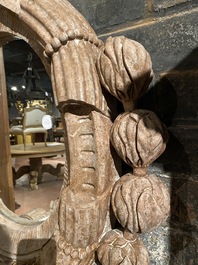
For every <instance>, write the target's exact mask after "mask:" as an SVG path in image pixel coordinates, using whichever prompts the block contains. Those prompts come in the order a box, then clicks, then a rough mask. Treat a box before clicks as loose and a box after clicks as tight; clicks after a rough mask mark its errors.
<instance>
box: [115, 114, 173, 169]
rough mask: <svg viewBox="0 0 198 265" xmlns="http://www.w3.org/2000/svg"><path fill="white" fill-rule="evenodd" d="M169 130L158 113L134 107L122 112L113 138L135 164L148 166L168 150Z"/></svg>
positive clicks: (116, 122)
mask: <svg viewBox="0 0 198 265" xmlns="http://www.w3.org/2000/svg"><path fill="white" fill-rule="evenodd" d="M167 141H168V133H167V130H166V128H165V126H164V125H163V124H162V123H161V121H160V120H159V119H158V117H157V116H156V114H155V113H154V112H152V111H148V110H140V109H138V110H134V111H132V112H125V113H123V114H120V115H119V116H118V117H117V118H116V120H115V122H114V124H113V126H112V129H111V142H112V144H113V146H114V148H115V149H116V151H117V153H118V154H119V156H120V157H121V158H122V159H123V160H124V161H125V162H126V163H127V164H128V165H130V166H132V167H147V166H149V165H150V164H151V163H152V162H153V161H154V160H155V159H156V158H158V157H159V156H160V155H161V154H162V153H163V152H164V150H165V147H166V143H167Z"/></svg>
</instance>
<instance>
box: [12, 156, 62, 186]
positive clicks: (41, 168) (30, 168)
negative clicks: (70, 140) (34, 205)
mask: <svg viewBox="0 0 198 265" xmlns="http://www.w3.org/2000/svg"><path fill="white" fill-rule="evenodd" d="M29 161H30V164H29V165H27V166H22V167H20V168H19V169H18V170H17V171H16V170H15V169H14V168H13V169H12V170H13V179H14V183H15V182H16V180H17V179H19V178H20V177H22V176H23V175H25V174H29V185H30V189H31V190H37V189H38V184H39V183H41V182H42V181H43V173H44V172H47V173H50V174H52V175H55V176H56V179H57V180H61V179H63V167H64V165H63V164H61V163H58V164H57V165H56V167H54V166H52V165H50V164H44V165H43V164H42V157H32V158H29Z"/></svg>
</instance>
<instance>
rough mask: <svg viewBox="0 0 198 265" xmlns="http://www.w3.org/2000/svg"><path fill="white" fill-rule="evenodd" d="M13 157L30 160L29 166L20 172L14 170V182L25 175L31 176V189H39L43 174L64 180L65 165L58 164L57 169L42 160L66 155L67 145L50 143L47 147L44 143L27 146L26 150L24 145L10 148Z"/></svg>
mask: <svg viewBox="0 0 198 265" xmlns="http://www.w3.org/2000/svg"><path fill="white" fill-rule="evenodd" d="M10 151H11V156H12V157H13V158H29V165H24V166H21V167H20V168H19V169H18V170H15V168H14V167H13V168H12V171H13V178H14V181H16V179H18V178H20V177H21V176H23V175H25V174H29V184H30V189H38V183H40V182H42V174H43V172H48V173H50V174H52V175H55V176H56V177H57V179H62V178H63V170H62V169H63V166H64V164H61V163H58V164H57V166H56V167H53V166H52V165H50V164H42V158H44V157H53V156H57V155H63V154H65V145H64V144H63V143H58V142H48V143H47V146H45V144H44V143H43V142H42V143H35V144H34V145H33V144H32V143H31V144H27V147H26V150H24V145H23V144H17V145H11V146H10Z"/></svg>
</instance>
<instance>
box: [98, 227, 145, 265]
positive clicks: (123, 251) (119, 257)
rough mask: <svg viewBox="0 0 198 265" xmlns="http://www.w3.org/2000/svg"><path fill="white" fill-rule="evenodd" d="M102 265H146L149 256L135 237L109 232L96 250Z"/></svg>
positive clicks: (115, 231) (114, 231) (118, 231)
mask: <svg viewBox="0 0 198 265" xmlns="http://www.w3.org/2000/svg"><path fill="white" fill-rule="evenodd" d="M97 255H98V259H99V261H100V263H101V264H102V265H118V264H119V265H148V264H150V263H149V255H148V252H147V250H146V248H145V247H144V245H143V242H142V241H141V240H140V239H139V237H138V236H137V235H134V234H131V235H129V233H128V235H127V238H126V237H125V235H123V233H122V232H121V231H120V230H117V229H116V230H111V231H109V232H108V233H107V234H106V235H105V236H104V238H103V239H102V242H101V244H100V246H99V248H98V250H97Z"/></svg>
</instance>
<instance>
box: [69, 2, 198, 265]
mask: <svg viewBox="0 0 198 265" xmlns="http://www.w3.org/2000/svg"><path fill="white" fill-rule="evenodd" d="M70 2H71V3H72V4H73V5H74V6H75V7H76V8H77V9H78V10H79V11H80V12H81V13H82V14H83V15H84V16H85V17H86V18H87V20H88V21H89V23H90V24H91V26H92V27H93V28H94V29H95V31H96V32H97V34H98V35H99V37H100V38H101V39H103V40H105V39H107V38H108V37H109V36H120V35H124V36H126V37H128V38H130V39H133V40H136V41H138V42H140V43H142V44H143V45H144V46H145V48H146V49H147V50H148V52H149V53H150V55H151V58H152V61H153V69H154V73H155V78H154V80H153V82H152V85H151V87H150V90H149V91H148V93H147V94H146V95H145V96H144V97H143V98H141V99H140V100H139V102H138V107H139V108H145V109H150V110H153V111H154V112H155V113H156V114H157V115H158V116H159V118H160V119H161V120H162V121H163V122H164V123H165V125H166V126H167V128H168V130H169V135H170V139H169V143H168V145H167V149H166V151H165V152H164V154H163V155H162V156H161V157H160V158H159V159H157V161H156V162H155V163H153V165H151V166H150V171H151V172H153V173H155V174H156V175H158V176H159V177H160V178H162V180H163V181H164V182H165V183H166V185H167V186H168V187H169V190H170V194H171V215H170V218H169V220H168V221H167V223H166V224H164V226H161V227H160V228H159V229H157V230H155V231H153V232H152V233H147V234H144V235H142V238H143V240H144V242H145V245H146V246H147V249H148V251H149V254H150V258H151V264H156V265H168V264H170V265H176V264H178V265H197V264H198V251H197V249H198V233H197V232H198V47H197V44H198V1H197V0H139V1H138V0H136V1H132V0H100V1H99V0H94V1H91V0H84V1H80V0H70Z"/></svg>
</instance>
